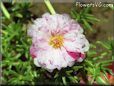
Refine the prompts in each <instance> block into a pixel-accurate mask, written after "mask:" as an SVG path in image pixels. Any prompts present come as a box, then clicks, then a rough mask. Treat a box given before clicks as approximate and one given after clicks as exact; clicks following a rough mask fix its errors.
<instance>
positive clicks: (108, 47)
mask: <svg viewBox="0 0 114 86" xmlns="http://www.w3.org/2000/svg"><path fill="white" fill-rule="evenodd" d="M96 43H98V44H101V45H102V46H103V47H105V48H106V49H108V50H111V43H110V42H109V41H105V42H101V41H97V42H96Z"/></svg>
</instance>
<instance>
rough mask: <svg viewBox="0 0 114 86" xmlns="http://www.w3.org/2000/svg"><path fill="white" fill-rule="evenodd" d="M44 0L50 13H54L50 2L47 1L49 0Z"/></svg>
mask: <svg viewBox="0 0 114 86" xmlns="http://www.w3.org/2000/svg"><path fill="white" fill-rule="evenodd" d="M44 2H45V4H46V6H47V7H48V9H49V11H50V13H51V14H52V15H54V14H56V12H55V10H54V8H53V6H52V4H51V3H50V1H49V0H44Z"/></svg>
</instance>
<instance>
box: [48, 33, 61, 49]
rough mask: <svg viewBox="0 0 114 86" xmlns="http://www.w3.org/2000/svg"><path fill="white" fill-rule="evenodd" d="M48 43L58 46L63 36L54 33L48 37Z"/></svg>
mask: <svg viewBox="0 0 114 86" xmlns="http://www.w3.org/2000/svg"><path fill="white" fill-rule="evenodd" d="M49 44H50V45H51V46H53V47H54V48H60V47H61V46H62V45H63V36H62V35H55V36H52V37H51V38H50V41H49Z"/></svg>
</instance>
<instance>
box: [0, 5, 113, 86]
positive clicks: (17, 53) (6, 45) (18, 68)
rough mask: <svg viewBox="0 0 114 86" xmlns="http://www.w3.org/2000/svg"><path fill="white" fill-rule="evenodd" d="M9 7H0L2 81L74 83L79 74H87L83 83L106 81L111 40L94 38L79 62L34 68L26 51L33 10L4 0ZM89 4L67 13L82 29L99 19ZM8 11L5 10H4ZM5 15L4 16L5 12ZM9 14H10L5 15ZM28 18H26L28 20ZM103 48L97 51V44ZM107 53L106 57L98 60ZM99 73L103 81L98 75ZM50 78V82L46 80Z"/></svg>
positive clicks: (110, 55)
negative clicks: (0, 14)
mask: <svg viewBox="0 0 114 86" xmlns="http://www.w3.org/2000/svg"><path fill="white" fill-rule="evenodd" d="M8 5H10V7H8V8H7V9H2V12H3V13H4V11H5V13H4V15H3V16H2V20H3V22H2V30H1V33H2V50H1V53H2V62H1V67H2V78H1V79H2V84H4V85H6V84H8V85H12V84H13V85H20V84H21V85H24V84H29V85H35V84H44V83H45V84H59V85H68V84H77V83H79V82H80V81H81V79H80V77H82V76H81V75H85V76H91V79H90V80H88V81H87V84H93V83H94V82H95V81H96V82H97V83H98V84H109V83H108V80H107V79H108V78H107V76H106V73H107V72H109V73H111V74H113V73H112V71H111V70H110V69H108V68H107V67H106V66H108V65H109V64H111V62H112V61H113V60H114V53H112V51H114V40H107V41H105V42H103V41H97V42H96V43H95V44H91V48H90V50H89V51H88V52H87V57H86V59H85V60H84V61H83V62H82V63H76V64H75V65H74V66H73V67H71V68H70V67H67V68H64V69H62V70H61V71H58V70H54V72H53V73H49V72H47V71H46V70H44V69H41V68H37V67H35V66H34V64H33V60H32V58H31V56H30V54H29V48H30V45H31V39H30V38H29V37H28V36H27V24H28V22H30V21H31V20H32V16H33V14H32V13H31V12H30V11H29V10H28V9H29V8H30V7H31V6H32V4H30V3H8ZM90 9H91V8H83V9H82V10H81V11H79V12H77V11H76V10H72V11H71V16H72V17H73V18H74V19H76V21H78V22H80V23H81V24H83V26H84V27H85V31H87V30H88V29H91V30H93V29H92V27H91V24H90V23H92V22H96V21H99V19H97V18H95V17H94V15H92V14H91V13H90V11H89V10H90ZM8 12H9V13H8ZM7 15H8V16H7ZM9 16H10V17H9ZM29 20H30V21H29ZM101 45H102V48H103V51H97V46H100V47H101ZM105 57H109V58H107V59H106V60H102V59H104V58H105ZM101 73H102V74H103V75H104V76H105V78H106V80H107V81H105V80H103V79H102V77H100V74H101ZM49 82H50V83H49Z"/></svg>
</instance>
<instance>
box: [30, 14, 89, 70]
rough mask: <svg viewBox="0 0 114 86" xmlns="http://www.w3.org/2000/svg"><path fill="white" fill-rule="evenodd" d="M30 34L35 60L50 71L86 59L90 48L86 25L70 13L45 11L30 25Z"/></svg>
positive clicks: (31, 50)
mask: <svg viewBox="0 0 114 86" xmlns="http://www.w3.org/2000/svg"><path fill="white" fill-rule="evenodd" d="M28 35H29V36H30V37H32V45H31V48H30V54H31V55H32V57H33V59H34V64H35V65H36V66H38V67H42V68H45V69H47V70H48V71H50V72H52V71H53V70H54V69H56V68H57V69H58V70H60V69H61V68H65V67H67V66H70V67H71V66H72V65H73V64H74V63H75V62H82V61H83V59H84V58H85V52H86V51H88V49H89V42H88V40H87V39H86V38H85V36H84V35H83V29H82V28H81V27H80V25H79V24H78V23H77V22H76V21H75V20H73V19H71V18H70V17H69V16H68V15H67V14H54V15H50V14H49V13H45V14H44V15H43V16H42V18H37V19H36V20H35V21H34V23H33V25H31V26H30V28H29V29H28Z"/></svg>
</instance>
